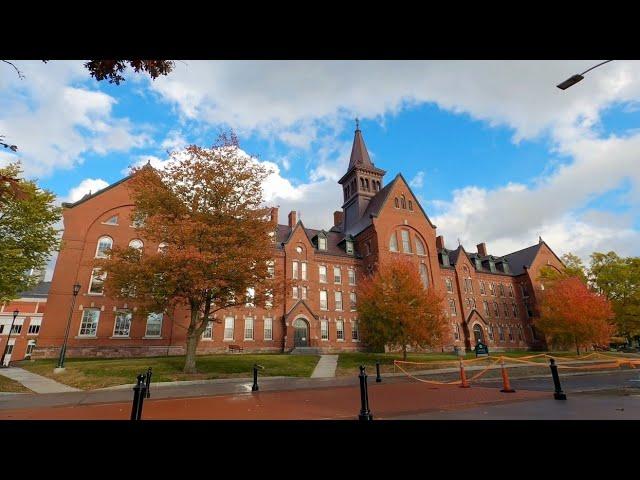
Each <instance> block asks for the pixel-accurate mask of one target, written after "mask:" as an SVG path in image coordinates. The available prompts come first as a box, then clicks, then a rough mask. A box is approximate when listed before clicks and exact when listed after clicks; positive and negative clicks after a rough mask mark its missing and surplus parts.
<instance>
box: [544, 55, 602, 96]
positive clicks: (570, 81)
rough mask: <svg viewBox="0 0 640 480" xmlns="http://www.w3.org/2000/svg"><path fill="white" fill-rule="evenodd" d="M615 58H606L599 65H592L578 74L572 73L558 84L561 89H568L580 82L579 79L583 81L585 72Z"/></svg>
mask: <svg viewBox="0 0 640 480" xmlns="http://www.w3.org/2000/svg"><path fill="white" fill-rule="evenodd" d="M612 61H613V60H606V61H604V62H602V63H599V64H598V65H596V66H595V67H591V68H590V69H588V70H585V71H584V72H582V73H578V74H576V75H572V76H570V77H569V78H567V79H566V80H565V81H564V82H562V83H559V84H558V85H556V86H557V87H558V88H559V89H560V90H566V89H567V88H569V87H571V86H572V85H575V84H576V83H578V82H579V81H581V80H582V79H584V74H585V73H587V72H589V71H591V70H593V69H594V68H598V67H599V66H600V65H604V64H605V63H609V62H612Z"/></svg>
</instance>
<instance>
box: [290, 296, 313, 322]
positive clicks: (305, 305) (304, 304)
mask: <svg viewBox="0 0 640 480" xmlns="http://www.w3.org/2000/svg"><path fill="white" fill-rule="evenodd" d="M300 304H302V305H303V306H304V307H305V308H306V309H307V311H308V312H309V314H310V315H311V316H312V317H313V318H315V319H316V320H317V319H318V318H319V317H318V315H316V314H315V313H314V312H313V310H312V309H311V307H309V304H308V303H307V302H305V301H304V300H302V299H300V300H298V301H297V302H296V303H294V304H293V306H292V307H291V308H290V309H289V311H288V312H287V313H285V315H284V318H285V320H286V319H287V318H288V317H289V315H291V312H293V311H294V310H295V309H296V307H297V306H298V305H300Z"/></svg>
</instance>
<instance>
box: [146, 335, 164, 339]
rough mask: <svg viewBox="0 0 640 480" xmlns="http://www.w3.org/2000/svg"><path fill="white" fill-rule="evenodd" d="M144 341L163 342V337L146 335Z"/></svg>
mask: <svg viewBox="0 0 640 480" xmlns="http://www.w3.org/2000/svg"><path fill="white" fill-rule="evenodd" d="M142 339H143V340H162V337H161V336H159V335H149V336H147V335H145V336H144V337H142Z"/></svg>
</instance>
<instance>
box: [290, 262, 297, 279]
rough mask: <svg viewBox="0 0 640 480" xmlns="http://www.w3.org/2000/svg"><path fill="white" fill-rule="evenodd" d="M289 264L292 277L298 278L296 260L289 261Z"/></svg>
mask: <svg viewBox="0 0 640 480" xmlns="http://www.w3.org/2000/svg"><path fill="white" fill-rule="evenodd" d="M291 264H292V265H293V276H292V278H293V279H297V278H298V262H297V261H295V260H294V261H293V262H291Z"/></svg>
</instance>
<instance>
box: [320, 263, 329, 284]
mask: <svg viewBox="0 0 640 480" xmlns="http://www.w3.org/2000/svg"><path fill="white" fill-rule="evenodd" d="M318 275H319V277H320V283H327V267H326V265H320V266H319V267H318Z"/></svg>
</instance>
